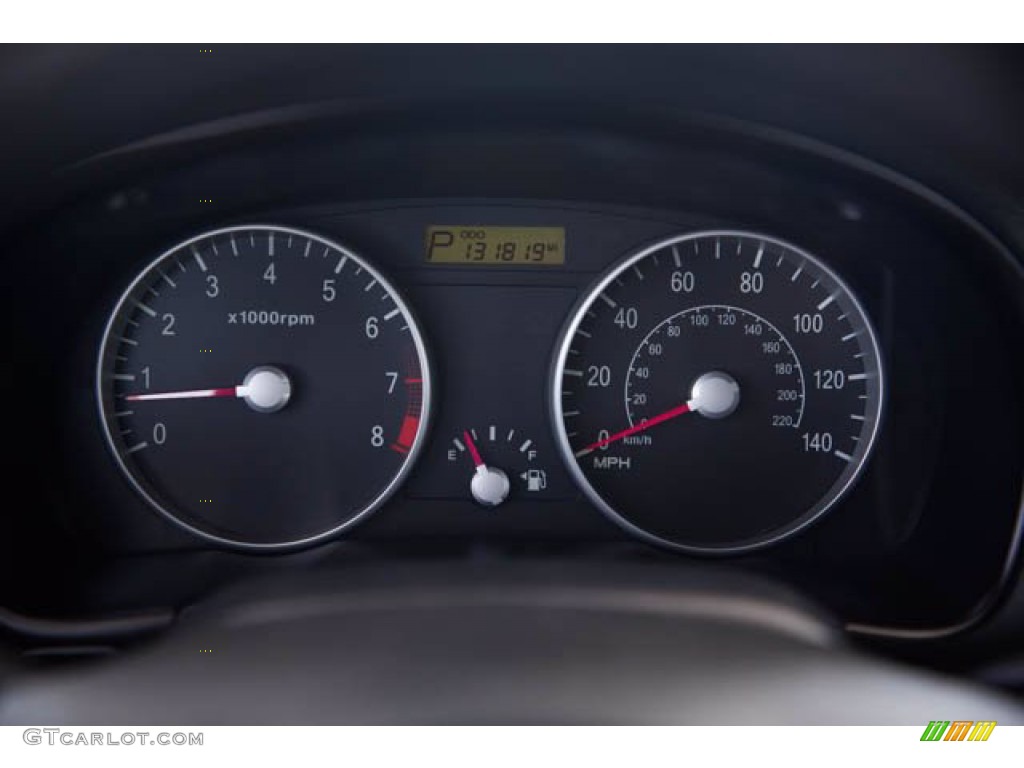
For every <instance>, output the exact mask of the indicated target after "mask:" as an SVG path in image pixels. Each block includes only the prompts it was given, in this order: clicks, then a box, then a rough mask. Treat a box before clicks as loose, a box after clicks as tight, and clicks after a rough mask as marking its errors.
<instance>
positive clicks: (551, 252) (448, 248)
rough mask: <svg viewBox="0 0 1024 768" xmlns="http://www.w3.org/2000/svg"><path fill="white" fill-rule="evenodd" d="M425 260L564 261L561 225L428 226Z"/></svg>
mask: <svg viewBox="0 0 1024 768" xmlns="http://www.w3.org/2000/svg"><path fill="white" fill-rule="evenodd" d="M426 244H427V261H429V262H433V263H436V264H491V265H496V266H513V265H525V266H530V265H544V266H546V265H560V264H565V229H563V228H562V227H489V226H465V225H458V226H443V225H439V226H433V227H428V228H427V238H426Z"/></svg>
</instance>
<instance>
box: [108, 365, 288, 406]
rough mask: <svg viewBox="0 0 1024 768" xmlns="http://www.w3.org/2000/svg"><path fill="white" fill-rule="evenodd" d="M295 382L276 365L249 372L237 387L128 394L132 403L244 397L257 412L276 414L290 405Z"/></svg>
mask: <svg viewBox="0 0 1024 768" xmlns="http://www.w3.org/2000/svg"><path fill="white" fill-rule="evenodd" d="M291 396H292V383H291V380H290V379H289V378H288V374H286V373H285V372H284V371H282V370H280V369H279V368H275V367H274V366H272V365H261V366H259V367H257V368H253V369H252V370H251V371H249V373H248V375H247V376H246V377H245V380H244V381H243V382H242V383H241V384H239V385H238V386H235V387H220V388H218V389H185V390H179V391H177V392H147V393H145V394H141V395H125V398H124V399H125V400H127V401H128V402H130V403H137V402H144V401H146V400H196V399H201V398H208V397H240V398H242V399H243V400H245V402H246V404H247V405H248V406H249V407H250V408H252V409H253V410H254V411H257V412H259V413H273V412H274V411H279V410H281V409H282V408H284V407H285V405H287V404H288V401H289V399H290V398H291Z"/></svg>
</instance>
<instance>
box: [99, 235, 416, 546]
mask: <svg viewBox="0 0 1024 768" xmlns="http://www.w3.org/2000/svg"><path fill="white" fill-rule="evenodd" d="M97 390H98V396H99V403H100V411H101V415H102V424H103V428H104V430H105V432H106V436H107V440H108V442H109V444H110V447H111V449H112V451H113V454H114V457H115V459H116V461H117V463H118V464H119V466H120V467H121V469H122V470H123V471H124V474H125V476H126V477H127V478H128V480H129V482H130V483H131V485H132V486H133V487H134V488H135V490H136V491H137V492H138V493H139V494H140V495H141V496H142V498H143V499H145V500H146V501H147V502H148V503H149V504H150V505H151V506H152V507H153V508H154V509H155V510H157V511H158V512H161V513H162V514H164V515H166V516H167V517H168V518H169V519H171V520H173V521H174V522H176V523H178V524H179V525H180V526H182V527H183V528H185V529H186V530H188V531H190V532H192V533H194V534H197V535H199V536H201V537H203V538H205V539H207V540H209V541H214V542H217V543H221V544H227V545H232V546H236V547H244V548H248V549H281V548H287V547H295V546H299V545H303V544H308V543H311V542H315V541H319V540H321V539H323V538H325V537H328V536H331V535H333V534H336V533H339V532H340V531H342V530H344V529H346V528H348V527H349V526H351V525H352V524H353V523H355V522H356V521H357V520H360V519H362V518H363V517H365V516H366V515H368V514H369V513H370V512H372V511H373V510H375V509H377V508H378V507H379V506H380V505H381V504H382V503H383V502H384V501H385V500H386V499H387V498H388V497H389V496H390V494H391V493H392V492H393V491H394V490H395V489H396V488H397V487H398V485H399V483H400V482H401V481H402V479H403V478H404V477H405V475H406V474H407V473H408V471H409V469H410V466H411V464H412V462H413V460H414V459H415V457H416V454H417V453H418V452H419V450H420V447H421V445H422V442H423V435H424V432H425V429H426V424H427V420H428V416H429V413H430V366H429V365H428V361H427V353H426V349H425V347H424V344H423V341H422V338H421V336H420V332H419V329H418V328H417V326H416V323H415V322H414V320H413V318H412V316H411V314H410V312H409V309H408V307H407V306H406V304H405V303H404V302H403V300H402V298H401V297H400V296H399V294H398V293H397V292H396V291H395V289H394V288H392V287H391V285H389V283H388V282H387V280H385V278H384V277H383V276H382V275H381V274H380V273H379V272H377V271H376V270H375V269H374V268H373V267H372V266H371V265H370V263H369V262H367V261H366V260H365V259H363V258H362V257H361V256H359V255H357V254H356V253H354V252H353V251H351V250H348V249H347V248H344V247H342V246H340V245H338V244H336V243H334V242H331V241H330V240H327V239H326V238H323V237H321V236H318V235H315V234H312V233H309V232H304V231H300V230H296V229H290V228H286V227H279V226H242V227H231V228H228V229H221V230H217V231H214V232H207V233H204V234H201V235H199V236H197V237H193V238H191V239H189V240H187V241H185V242H183V243H181V244H179V245H176V246H174V247H173V248H171V249H170V250H168V251H167V252H165V253H164V254H163V255H162V256H160V257H159V258H157V259H156V260H155V261H154V262H153V263H151V264H150V265H149V266H148V267H146V268H145V269H144V270H143V272H142V273H141V274H140V275H139V276H138V277H137V278H136V279H135V281H134V282H133V283H132V284H131V285H130V286H129V288H128V290H127V291H126V292H125V294H124V296H123V297H122V298H121V301H120V302H119V303H118V305H117V307H116V309H115V310H114V312H113V314H112V316H111V319H110V322H109V323H108V325H107V330H106V334H105V336H104V339H103V344H102V349H101V352H100V361H99V369H98V374H97Z"/></svg>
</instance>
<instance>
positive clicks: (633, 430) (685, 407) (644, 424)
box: [576, 400, 697, 457]
mask: <svg viewBox="0 0 1024 768" xmlns="http://www.w3.org/2000/svg"><path fill="white" fill-rule="evenodd" d="M696 409H697V402H696V401H695V400H690V401H688V402H686V403H683V404H682V405H677V406H676V407H675V408H671V409H669V410H667V411H665V412H664V413H659V414H658V415H657V416H653V417H651V418H649V419H647V420H646V421H641V422H640V423H639V424H635V425H633V426H632V427H630V428H629V429H624V430H622V431H621V432H616V433H615V434H614V435H609V436H608V437H606V438H604V439H603V440H598V441H597V442H596V443H591V444H590V445H588V446H587V447H586V448H584V449H583V450H581V451H577V452H576V456H577V457H580V456H586V455H587V454H588V453H592V452H593V451H596V450H598V449H600V448H604V447H605V446H606V445H611V444H612V443H614V442H616V441H617V440H621V439H622V438H624V437H629V436H630V435H635V434H637V433H638V432H643V431H644V430H645V429H650V428H651V427H653V426H655V425H656V424H661V423H662V422H665V421H668V420H669V419H674V418H676V417H677V416H682V415H683V414H684V413H692V412H694V411H695V410H696Z"/></svg>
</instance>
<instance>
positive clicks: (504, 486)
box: [447, 424, 548, 507]
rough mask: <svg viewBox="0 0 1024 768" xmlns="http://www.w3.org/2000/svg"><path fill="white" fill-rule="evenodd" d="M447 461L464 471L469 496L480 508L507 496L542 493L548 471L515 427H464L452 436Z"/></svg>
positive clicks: (546, 486) (493, 505) (531, 444)
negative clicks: (458, 433)
mask: <svg viewBox="0 0 1024 768" xmlns="http://www.w3.org/2000/svg"><path fill="white" fill-rule="evenodd" d="M447 458H448V462H449V464H450V465H452V466H453V467H454V468H457V469H458V471H464V472H465V477H466V485H467V487H468V490H469V493H470V496H472V498H473V500H474V501H476V502H477V503H478V504H480V505H481V506H483V507H497V506H499V505H500V504H503V503H504V502H505V501H507V500H508V499H509V497H510V496H523V497H526V496H532V495H534V494H538V495H539V494H543V493H544V492H545V491H546V490H547V488H548V473H547V470H546V469H544V468H543V467H542V465H541V463H540V462H539V461H538V452H537V449H536V447H535V446H534V442H533V440H531V439H530V438H528V437H526V436H524V435H520V434H518V433H517V432H516V430H515V429H508V430H504V429H499V428H498V427H497V426H496V425H494V424H492V425H490V426H489V427H488V428H487V429H486V430H480V431H478V430H476V429H466V430H463V432H462V433H461V434H460V435H458V436H456V437H454V438H452V441H451V447H450V448H449V449H448V455H447Z"/></svg>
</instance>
